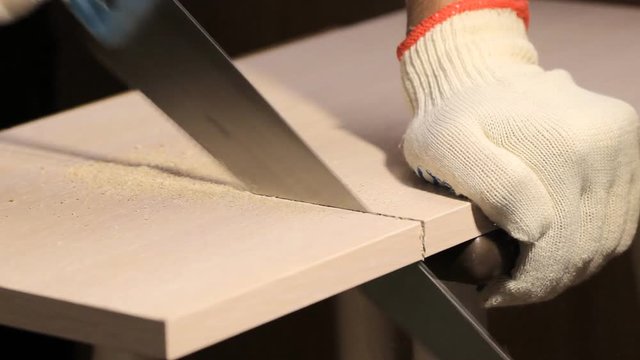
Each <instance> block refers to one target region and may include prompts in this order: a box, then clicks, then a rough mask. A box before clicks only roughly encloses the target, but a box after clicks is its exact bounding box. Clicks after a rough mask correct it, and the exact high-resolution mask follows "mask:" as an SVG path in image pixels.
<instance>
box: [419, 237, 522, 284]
mask: <svg viewBox="0 0 640 360" xmlns="http://www.w3.org/2000/svg"><path fill="white" fill-rule="evenodd" d="M519 252H520V247H519V244H518V241H517V240H515V239H514V238H512V237H511V236H509V235H508V234H507V233H506V232H505V231H504V230H495V231H492V232H490V233H488V234H485V235H482V236H479V237H477V238H475V239H473V240H469V241H467V242H464V243H462V244H459V245H457V246H454V247H452V248H449V249H447V250H445V251H442V252H440V253H437V254H435V255H432V256H430V257H428V258H427V259H426V260H425V263H426V264H427V267H429V269H430V270H431V271H432V272H433V273H434V274H435V275H436V276H437V277H438V278H439V279H441V280H445V281H454V282H460V283H465V284H473V285H479V286H482V285H486V284H487V283H488V282H490V281H491V280H493V279H495V278H497V277H501V276H509V275H510V274H511V271H512V270H513V268H514V266H515V263H516V259H517V258H518V254H519Z"/></svg>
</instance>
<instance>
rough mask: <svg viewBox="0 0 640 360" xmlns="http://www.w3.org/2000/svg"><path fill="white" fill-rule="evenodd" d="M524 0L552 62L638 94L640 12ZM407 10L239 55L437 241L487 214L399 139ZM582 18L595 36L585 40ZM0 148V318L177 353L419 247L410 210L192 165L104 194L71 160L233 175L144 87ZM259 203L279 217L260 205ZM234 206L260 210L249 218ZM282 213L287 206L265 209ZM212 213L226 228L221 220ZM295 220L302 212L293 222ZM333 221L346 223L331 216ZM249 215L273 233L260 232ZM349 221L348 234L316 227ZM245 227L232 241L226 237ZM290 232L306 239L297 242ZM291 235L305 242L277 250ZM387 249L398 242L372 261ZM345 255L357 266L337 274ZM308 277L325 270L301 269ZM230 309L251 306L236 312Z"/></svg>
mask: <svg viewBox="0 0 640 360" xmlns="http://www.w3.org/2000/svg"><path fill="white" fill-rule="evenodd" d="M532 7H533V23H532V24H535V26H532V38H533V40H534V42H535V43H536V45H537V46H538V49H539V50H540V52H541V54H542V57H541V58H542V62H543V64H546V65H550V66H564V67H567V68H569V69H570V70H574V71H573V73H574V75H575V76H576V78H577V79H578V81H579V82H580V83H583V84H584V85H585V86H588V87H591V88H593V89H596V90H599V91H603V92H607V93H610V94H612V95H615V96H619V97H622V98H623V99H626V100H627V101H630V102H631V103H632V104H633V105H634V106H636V107H638V106H639V105H640V98H638V92H637V91H635V84H636V83H637V81H636V80H638V77H639V76H638V74H639V71H640V70H638V68H636V67H635V64H636V61H635V59H637V56H638V54H640V42H637V41H635V39H634V37H635V35H634V34H637V33H638V31H640V28H639V27H640V21H637V20H640V15H639V14H638V10H633V9H629V8H626V7H613V6H602V5H596V4H579V3H573V4H556V3H547V2H534V3H533V4H532ZM567 13H571V14H572V16H566V14H567ZM578 14H579V16H578ZM403 17H404V15H403V14H401V13H396V14H393V15H389V16H385V17H381V18H379V19H375V20H373V21H370V22H367V23H363V24H360V25H357V26H354V27H351V28H346V29H339V30H336V31H332V32H328V33H326V34H322V35H319V36H315V37H312V38H310V39H305V40H303V41H300V42H295V43H292V44H289V45H286V46H283V47H279V48H277V49H273V50H269V51H265V52H262V53H259V54H256V55H253V56H250V57H247V58H244V59H241V60H239V61H238V64H239V65H240V67H241V68H242V69H243V71H244V72H245V73H246V74H247V76H248V77H249V78H250V79H251V80H252V81H253V82H254V83H255V84H256V86H257V87H258V88H260V89H261V90H262V91H263V93H264V94H265V95H266V97H267V98H268V99H269V100H270V101H271V102H272V103H273V104H274V105H275V107H276V108H277V109H278V110H279V111H280V112H281V113H282V114H283V115H284V116H285V117H286V119H287V120H288V121H289V122H290V124H291V125H292V126H293V127H294V128H295V129H296V131H298V132H299V133H300V134H301V136H302V137H303V138H304V139H305V140H306V141H307V142H308V143H309V144H310V145H311V146H312V148H313V149H314V150H315V151H316V152H317V153H319V155H320V156H321V157H322V158H323V159H324V161H325V162H326V163H327V164H328V165H329V166H330V167H331V168H332V169H333V170H334V171H335V172H336V173H337V174H338V175H339V176H340V177H341V178H342V179H343V181H345V183H347V185H348V186H349V187H350V188H351V189H352V191H354V193H356V194H357V195H358V196H359V197H360V198H361V199H362V200H363V201H364V202H365V204H366V205H367V206H368V207H369V209H371V211H372V212H377V213H383V214H392V215H395V216H398V217H404V218H410V219H418V220H421V221H423V223H424V227H425V230H426V244H425V245H426V253H427V254H431V253H434V252H437V251H440V250H442V249H445V248H447V247H449V246H452V245H455V244H457V243H460V242H462V241H464V240H466V239H469V238H472V237H473V236H475V235H477V234H479V233H481V232H483V231H486V230H488V229H490V225H489V224H488V222H487V221H486V220H484V219H483V218H482V216H479V215H477V216H475V217H474V210H473V208H472V207H471V206H470V205H469V204H468V203H467V202H465V201H461V200H459V199H454V198H450V197H447V196H445V194H442V193H438V192H437V190H435V189H434V188H433V187H430V186H428V185H425V184H423V183H421V182H420V181H418V180H417V179H416V178H415V176H414V175H413V174H412V173H411V172H410V171H409V170H407V168H406V166H405V164H404V162H403V160H402V158H401V155H400V152H399V150H398V148H397V145H398V142H399V138H400V136H401V135H402V132H403V131H404V127H405V126H406V124H407V121H408V119H409V113H408V106H407V104H406V103H405V101H404V99H403V95H402V90H401V87H400V83H399V79H398V69H397V63H396V60H395V58H394V56H393V53H394V47H395V45H396V43H397V41H398V40H399V39H401V38H402V32H403V26H404V19H403ZM603 19H604V20H603ZM619 19H625V20H624V21H618V20H619ZM594 24H597V26H594ZM567 28H568V29H573V30H572V31H566V29H567ZM580 34H586V36H585V37H586V38H591V36H596V37H597V39H598V41H597V42H596V41H593V42H591V41H584V40H580V41H579V39H583V37H582V36H581V35H580ZM612 64H615V66H612ZM70 129H73V130H71V131H70ZM0 146H1V147H2V148H1V149H0V159H1V160H0V173H1V174H2V179H1V180H0V196H3V197H6V198H7V200H6V202H5V200H4V199H0V242H3V243H2V244H0V245H1V246H2V249H3V252H2V253H0V260H1V264H0V288H1V290H0V304H1V305H0V308H2V309H3V310H2V311H0V322H2V323H5V324H9V325H14V326H20V327H25V328H31V329H33V330H37V331H42V332H47V333H52V334H56V335H59V336H66V337H71V338H76V339H83V340H85V341H89V342H95V343H98V344H102V345H112V346H119V347H124V348H127V349H130V350H134V351H140V352H143V353H146V354H151V355H162V354H165V353H166V354H168V355H169V356H177V355H179V354H183V353H186V352H188V351H191V350H193V349H196V348H198V347H200V346H204V345H206V344H210V343H213V342H216V341H218V340H220V339H223V338H225V337H227V336H229V335H231V334H233V333H237V332H238V331H242V330H243V329H248V328H250V327H253V326H256V325H257V324H259V323H262V322H264V321H267V320H269V319H272V318H274V317H277V316H279V315H282V314H285V313H287V312H290V311H292V310H295V309H296V308H299V307H301V306H304V305H306V304H309V303H311V302H313V301H316V300H318V299H321V298H324V297H327V296H330V295H331V294H334V293H335V292H336V291H340V289H342V288H346V287H348V286H353V285H355V284H358V283H361V282H363V281H366V280H367V279H368V278H371V277H373V276H376V275H380V274H383V273H385V272H388V271H390V270H392V269H393V268H396V267H398V266H401V265H403V264H408V263H410V262H412V261H415V260H416V259H417V258H418V257H419V250H417V248H419V247H420V246H419V244H418V243H416V234H417V233H418V229H416V227H415V224H414V223H411V222H406V223H405V222H402V221H399V220H395V219H390V218H385V217H383V218H381V219H383V220H382V221H381V222H380V221H378V220H379V218H377V217H376V218H375V219H376V221H374V222H372V221H371V219H372V218H371V217H370V216H371V215H362V214H355V213H350V212H341V211H334V210H328V209H324V208H321V207H314V206H310V205H304V204H293V203H290V202H286V204H287V205H286V206H284V208H283V207H282V206H281V205H282V204H284V203H285V202H282V201H278V200H273V199H264V198H260V199H259V200H255V199H253V198H252V200H251V201H245V200H238V199H237V198H234V197H233V196H231V195H229V194H227V195H224V196H223V195H216V196H212V194H210V193H208V192H207V191H205V193H206V195H204V196H201V195H202V192H201V190H202V188H201V187H200V186H198V185H195V186H194V184H193V182H191V181H187V180H185V181H186V183H181V184H178V185H176V184H175V183H173V182H172V183H170V184H164V186H166V187H168V189H164V191H165V192H164V195H163V196H159V194H160V193H162V191H163V189H161V188H157V187H159V186H161V185H162V182H160V183H155V184H152V185H149V183H148V182H145V183H144V184H143V185H140V184H138V185H136V183H135V182H134V183H129V184H126V183H118V184H117V185H116V186H114V187H113V189H114V191H107V192H106V193H105V194H102V193H103V192H104V187H105V186H109V182H108V181H107V180H109V179H106V180H105V179H104V178H102V177H100V176H97V177H92V175H91V174H94V175H95V171H96V170H99V169H96V168H93V169H92V168H86V167H80V170H78V164H79V163H82V162H86V161H90V159H92V160H94V161H95V160H106V161H111V162H119V163H123V164H126V165H128V167H129V169H130V171H131V172H132V173H137V172H139V171H143V172H144V171H145V170H144V169H140V168H138V167H136V166H137V165H152V166H155V167H156V168H159V169H161V170H164V171H165V172H169V173H177V174H184V175H189V176H191V177H195V178H197V179H206V180H208V181H215V182H220V183H231V184H234V183H235V180H234V179H233V177H232V176H231V175H230V174H228V173H227V172H225V171H224V169H223V168H222V167H221V166H220V165H219V164H216V163H215V162H214V161H212V160H211V159H210V158H209V157H208V156H207V155H206V154H205V153H204V152H202V151H201V150H200V149H199V148H198V147H197V146H195V145H194V144H193V142H192V141H191V140H190V139H189V138H188V137H186V136H185V135H184V134H182V133H181V131H180V130H179V129H177V128H176V127H175V126H173V124H171V123H170V122H169V121H168V120H167V119H166V118H164V117H163V116H161V115H160V114H158V112H157V111H156V110H155V109H154V108H153V106H151V105H150V104H149V103H148V102H147V101H146V100H145V99H144V98H143V97H141V96H140V95H139V94H136V93H128V94H125V95H122V96H119V97H117V98H114V99H109V100H107V101H104V102H102V103H98V104H95V105H91V106H88V107H83V108H80V109H77V110H75V111H73V112H71V113H65V114H61V115H58V116H54V117H52V118H49V119H46V120H44V121H40V122H37V123H34V124H30V125H27V126H23V127H19V128H16V129H13V130H10V131H7V132H3V133H2V134H1V135H0ZM99 168H101V167H99ZM70 169H72V170H73V169H75V170H73V171H71V170H70ZM119 169H120V170H122V169H121V168H119ZM98 173H99V171H98ZM74 174H75V175H74ZM74 176H75V177H74ZM110 179H111V178H110ZM163 179H164V178H163ZM111 180H112V181H113V179H111ZM187 183H189V184H187ZM105 184H106V185H105ZM96 185H98V186H96ZM207 186H210V185H207ZM167 191H168V194H167ZM127 192H133V193H134V195H135V196H127ZM176 194H177V195H176ZM197 194H201V195H197ZM214 199H216V201H214ZM9 200H13V202H9ZM56 201H57V202H56ZM60 202H62V203H60ZM231 204H234V206H231ZM296 207H297V208H296ZM286 209H288V210H286ZM136 210H137V211H136ZM264 213H266V214H268V215H269V216H268V217H267V218H262V217H261V216H263V215H264ZM476 214H477V213H476ZM240 215H243V216H244V218H245V219H248V218H252V217H254V218H261V219H263V220H261V221H257V222H255V221H251V224H248V223H242V222H240V223H239V222H237V219H241V218H243V217H241V216H240ZM280 216H282V217H284V218H286V219H287V222H286V223H279V222H274V221H268V219H270V218H273V217H280ZM36 219H37V221H35V220H36ZM212 219H213V220H212ZM228 219H233V221H231V220H228ZM317 219H324V220H322V221H319V222H317ZM214 220H215V223H216V224H218V222H220V223H222V225H223V226H222V227H217V226H212V223H211V221H214ZM290 220H291V223H295V224H299V226H287V225H290V224H291V223H290V222H289V221H290ZM293 220H295V221H293ZM338 220H339V221H338ZM334 223H336V224H338V223H340V224H342V225H339V226H328V224H332V225H333V224H334ZM104 224H112V227H105V226H104ZM176 224H182V225H184V224H190V226H186V225H184V227H179V226H176ZM349 224H352V225H357V226H348V225H349ZM369 224H374V225H371V226H370V225H369ZM385 224H386V225H385ZM245 225H246V226H245ZM251 225H253V227H254V228H255V227H256V226H262V227H264V228H265V229H269V231H268V232H267V231H266V230H265V231H264V232H263V233H264V234H263V235H264V236H263V237H259V238H257V237H255V236H254V235H255V230H254V229H253V228H252V227H251ZM365 225H366V226H365ZM310 229H317V230H318V232H309V231H308V230H310ZM341 229H342V230H344V231H347V233H348V231H351V232H352V233H348V234H349V236H345V237H342V236H339V235H336V236H333V237H331V236H329V237H326V236H324V235H326V231H335V232H340V231H341ZM393 229H395V230H393ZM205 230H206V231H205ZM305 230H307V231H305ZM236 231H237V233H236V235H237V236H236V237H234V238H233V240H235V241H222V240H221V239H220V237H219V236H220V235H221V234H230V233H234V232H236ZM347 233H345V234H347ZM69 234H74V235H73V236H69ZM149 234H156V235H157V237H156V238H154V237H153V236H150V235H149ZM178 234H179V235H178ZM281 234H287V235H288V236H287V237H286V238H283V237H281V236H278V235H281ZM295 234H298V236H301V235H304V237H305V239H304V240H305V241H304V242H302V240H301V239H300V238H297V242H296V238H295V236H294V235H295ZM7 235H10V236H7ZM289 235H290V236H291V237H289ZM343 235H344V234H343ZM359 236H361V237H359ZM376 236H377V237H376ZM11 238H13V241H12V240H11ZM16 238H20V239H21V241H20V242H16V241H15V239H16ZM320 238H322V239H323V241H321V242H319V241H317V240H318V239H320ZM7 239H8V240H7ZM88 239H93V240H92V241H89V240H88ZM238 239H241V240H242V241H239V240H238ZM54 240H55V242H54ZM311 240H316V241H311ZM289 241H291V242H292V243H291V244H290V243H289ZM325 241H327V243H326V244H325ZM256 242H257V243H256ZM176 243H179V244H180V246H177V245H176ZM363 243H366V244H367V245H366V246H364V245H362V244H363ZM256 244H257V245H256ZM301 244H304V246H302V245H301ZM308 244H315V245H318V244H321V245H322V246H320V245H318V246H319V247H315V246H313V247H308V246H307V245H308ZM358 244H360V245H358ZM285 245H286V246H285ZM220 246H223V247H222V248H220ZM260 247H262V248H260ZM4 249H7V250H6V251H4ZM285 249H286V250H287V251H289V253H291V251H295V253H296V256H295V257H287V258H286V259H284V260H282V261H279V260H281V258H282V256H283V255H282V254H283V252H282V251H284V250H285ZM380 251H382V252H384V253H385V254H386V255H390V256H387V257H385V258H384V259H385V262H384V263H378V262H377V261H376V262H372V261H371V259H379V257H377V256H375V254H378V253H379V252H380ZM232 253H233V254H236V255H237V254H238V253H241V254H243V255H249V256H248V257H247V258H246V259H245V260H247V262H246V263H245V264H243V265H248V267H247V268H243V269H242V270H243V271H244V273H243V274H244V275H242V276H244V279H245V280H247V281H244V282H243V281H240V282H236V281H233V280H235V279H236V275H233V276H232V275H231V273H232V271H230V269H235V267H234V266H237V264H238V262H233V261H231V259H232V258H233V257H232V256H231V255H229V254H232ZM257 254H266V255H267V256H266V260H265V259H263V258H262V257H260V259H261V260H260V261H269V263H268V264H270V265H273V264H275V265H277V266H272V267H269V270H268V271H266V272H265V271H263V270H264V269H262V268H261V267H259V264H261V263H259V262H258V263H254V262H250V261H248V260H249V259H250V258H251V259H252V258H254V257H257ZM268 254H270V255H268ZM163 257H164V260H162V259H163ZM211 259H221V260H220V262H219V263H214V262H213V261H211ZM314 259H315V260H314ZM169 260H170V261H169ZM343 261H344V263H343ZM386 261H388V263H387V262H386ZM262 264H263V265H264V262H263V263H262ZM342 267H346V268H349V269H351V270H350V271H348V272H346V273H345V272H340V276H339V277H336V272H335V270H336V269H337V268H342ZM214 269H217V270H218V271H214ZM195 275H197V276H195ZM316 278H318V280H317V281H318V282H320V283H323V284H331V286H330V287H328V288H325V287H322V286H320V287H316V286H313V287H312V286H309V282H307V281H304V279H316ZM329 279H330V281H329ZM187 280H193V281H187ZM195 280H197V281H195ZM249 280H250V281H249ZM216 281H220V283H216ZM250 284H253V285H250ZM257 284H265V286H259V285H257ZM267 284H268V286H267ZM349 284H350V285H349ZM138 285H140V286H138ZM143 285H144V286H143ZM213 287H215V289H213ZM178 290H180V291H178ZM209 291H210V292H211V293H209ZM248 294H252V295H255V297H252V298H249V297H248ZM203 295H204V296H203ZM213 295H216V296H213ZM283 295H285V296H283ZM289 295H290V296H289ZM172 296H175V297H176V298H173V297H172ZM265 299H267V300H265ZM269 299H271V300H273V302H271V301H269ZM275 299H277V300H278V301H275ZM150 300H151V301H150ZM181 301H182V302H181ZM184 303H188V304H189V306H188V307H184V306H183V305H184ZM242 304H246V305H248V306H247V307H242V306H241V305H242ZM178 308H181V309H182V310H177V309H178ZM238 309H242V311H243V312H242V313H243V315H244V316H238V317H236V315H237V314H238V312H237V311H238ZM245 309H250V311H249V312H245ZM25 312H26V313H28V315H25ZM229 324H233V325H234V326H227V325H229ZM223 327H224V331H223V330H220V329H222V328H223ZM122 329H127V330H126V331H124V332H122ZM165 351H166V352H165Z"/></svg>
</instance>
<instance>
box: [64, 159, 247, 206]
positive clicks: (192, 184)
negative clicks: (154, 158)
mask: <svg viewBox="0 0 640 360" xmlns="http://www.w3.org/2000/svg"><path fill="white" fill-rule="evenodd" d="M68 176H69V178H70V179H71V181H73V182H80V183H84V184H85V185H88V186H90V187H91V188H93V189H96V190H97V191H98V192H99V194H100V195H104V196H117V197H120V198H122V200H123V201H133V200H137V199H139V198H153V199H156V200H160V199H186V200H190V201H193V200H207V199H209V200H210V199H213V198H219V197H221V196H225V197H228V196H234V197H250V196H252V195H251V194H249V193H245V192H243V191H240V190H237V189H235V188H232V187H230V186H227V185H223V184H216V183H213V182H209V181H206V180H202V179H200V178H194V177H189V176H186V175H176V174H175V173H171V172H170V171H166V170H163V169H162V168H158V167H154V166H150V165H137V166H133V165H123V164H118V163H111V162H101V161H93V162H87V163H82V164H79V165H76V166H73V167H71V168H70V169H69V170H68Z"/></svg>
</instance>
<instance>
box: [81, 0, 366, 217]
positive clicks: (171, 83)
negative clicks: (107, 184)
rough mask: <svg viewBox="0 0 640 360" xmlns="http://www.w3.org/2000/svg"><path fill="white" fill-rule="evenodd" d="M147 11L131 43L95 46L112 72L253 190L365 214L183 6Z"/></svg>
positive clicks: (160, 0)
mask: <svg viewBox="0 0 640 360" xmlns="http://www.w3.org/2000/svg"><path fill="white" fill-rule="evenodd" d="M147 1H148V0H147ZM148 4H150V5H147V6H146V10H145V11H146V14H145V16H144V17H143V18H141V19H137V20H136V21H137V22H138V23H136V24H135V26H129V27H128V28H129V33H128V34H127V36H126V37H121V38H119V39H118V41H117V42H115V43H113V44H105V42H104V41H102V42H101V41H94V44H93V50H94V52H95V53H96V55H98V57H99V58H100V59H101V60H102V62H103V63H104V64H105V65H106V66H107V67H108V68H109V69H110V70H111V71H112V72H114V73H115V74H116V75H117V76H119V77H120V78H121V79H122V80H123V81H125V82H126V83H127V84H128V85H129V86H131V87H133V88H137V89H140V90H141V91H142V92H143V93H144V94H145V95H146V96H147V97H148V98H149V99H151V100H152V101H153V103H155V104H156V105H157V106H158V107H159V108H160V109H161V110H162V111H164V112H165V113H166V114H167V115H168V116H169V117H170V118H171V119H172V120H173V121H174V122H176V123H177V124H178V125H179V126H180V127H181V128H182V129H184V130H185V131H186V132H187V133H188V134H189V135H190V136H191V137H192V138H193V139H195V140H196V141H197V142H198V143H199V144H200V145H201V146H202V147H203V148H205V149H206V150H207V151H208V152H209V153H210V154H212V155H213V156H214V157H215V158H216V159H217V160H219V161H221V162H222V163H223V164H224V165H225V166H226V167H227V168H228V169H229V170H230V171H231V172H232V173H233V174H234V175H235V176H236V177H238V178H239V179H240V180H241V181H242V182H243V183H244V184H245V185H246V187H247V188H248V190H250V191H252V192H256V193H259V194H264V195H271V196H276V197H282V198H287V199H294V200H300V201H304V202H310V203H315V204H323V205H329V206H335V207H340V208H345V209H353V210H364V207H363V206H362V205H361V204H360V202H359V201H358V200H357V199H356V198H355V196H354V195H353V194H351V192H350V191H349V190H348V189H347V188H346V187H345V185H343V184H342V182H341V181H340V180H339V179H338V178H337V177H336V176H335V175H334V174H333V173H332V172H331V171H330V170H329V169H328V168H327V167H326V165H324V164H323V162H322V161H321V160H320V159H319V158H318V157H317V156H316V155H315V154H314V153H313V152H312V151H311V150H310V149H309V148H308V147H307V146H306V145H305V143H304V142H303V141H302V140H301V139H300V138H299V137H298V136H297V134H295V133H294V132H293V131H292V130H291V128H290V127H289V126H288V125H287V123H286V122H285V121H284V120H283V119H282V118H281V117H280V115H279V114H278V113H277V112H276V111H275V110H274V109H273V108H272V107H271V106H270V105H269V104H268V103H267V102H266V101H265V100H264V99H263V97H262V96H261V95H260V94H259V93H258V92H257V90H256V89H255V88H254V87H253V86H252V85H251V84H250V83H249V82H248V81H247V80H246V79H245V77H244V76H243V75H242V74H241V73H240V72H239V71H238V70H237V69H236V68H235V66H234V65H233V64H232V62H231V61H230V59H229V58H228V57H227V56H226V55H225V53H224V52H223V51H222V49H221V48H220V47H219V46H218V45H217V44H216V43H215V41H214V40H213V39H212V38H211V37H210V36H209V35H208V34H207V33H206V32H205V31H204V30H203V29H202V28H201V27H200V26H199V25H198V24H197V22H196V21H195V20H194V19H193V18H192V17H191V16H190V15H189V13H188V12H187V11H186V9H184V8H183V7H182V5H181V4H180V3H179V2H177V1H167V0H155V1H148ZM120 23H122V22H120ZM119 26H122V25H119ZM94 35H95V33H94Z"/></svg>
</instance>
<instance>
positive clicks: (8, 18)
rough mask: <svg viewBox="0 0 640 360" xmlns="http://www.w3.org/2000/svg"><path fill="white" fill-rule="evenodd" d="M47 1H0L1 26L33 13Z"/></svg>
mask: <svg viewBox="0 0 640 360" xmlns="http://www.w3.org/2000/svg"><path fill="white" fill-rule="evenodd" d="M44 1H45V0H0V25H6V24H9V23H11V22H13V21H16V20H18V19H19V18H21V17H23V16H25V15H27V14H28V13H29V12H31V11H33V9H35V8H36V7H38V5H40V4H42V3H44Z"/></svg>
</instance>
